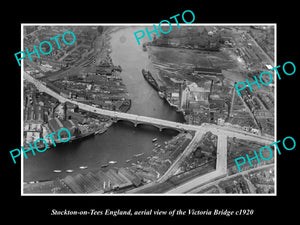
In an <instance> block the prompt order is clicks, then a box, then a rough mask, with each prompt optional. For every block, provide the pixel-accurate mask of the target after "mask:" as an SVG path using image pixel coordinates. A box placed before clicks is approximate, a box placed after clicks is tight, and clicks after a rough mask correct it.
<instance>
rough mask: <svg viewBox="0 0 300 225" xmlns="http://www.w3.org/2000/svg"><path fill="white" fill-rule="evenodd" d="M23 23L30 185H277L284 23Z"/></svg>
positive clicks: (221, 191)
mask: <svg viewBox="0 0 300 225" xmlns="http://www.w3.org/2000/svg"><path fill="white" fill-rule="evenodd" d="M158 27H159V29H158ZM22 28H23V30H22V32H23V33H22V34H23V49H26V51H25V52H24V53H23V52H22V53H20V54H19V55H17V56H18V58H21V56H22V57H23V55H24V59H22V60H21V59H18V60H19V61H21V63H22V66H23V81H24V82H23V110H22V112H23V117H22V118H23V132H22V133H23V134H24V136H23V148H24V149H30V145H29V143H31V146H36V148H37V149H33V150H32V151H28V152H26V156H27V159H26V158H22V159H23V161H22V162H23V167H22V169H23V173H22V175H23V180H22V182H23V194H25V195H26V194H53V195H57V194H58V195H60V194H81V195H82V194H92V195H99V194H100V195H101V194H166V195H173V194H196V195H206V194H208V195H226V194H230V195H240V194H253V195H255V194H259V195H261V194H266V195H269V194H270V195H272V194H273V195H274V194H276V170H274V166H275V164H276V161H275V157H273V155H274V153H273V152H274V149H273V148H271V147H269V148H268V149H266V150H265V149H262V150H261V151H260V149H261V148H263V147H264V146H270V143H273V142H275V139H274V128H275V120H274V116H275V114H276V110H275V104H276V99H275V98H274V93H275V91H276V90H275V83H276V75H275V76H274V74H275V71H272V68H273V67H275V65H276V63H275V60H276V58H275V56H276V55H275V50H276V49H275V46H276V24H252V25H251V24H228V25H224V24H223V25H220V24H204V25H203V24H191V25H190V24H182V25H180V26H179V27H178V26H177V25H176V23H175V24H174V23H173V24H169V25H168V24H165V26H162V24H159V26H157V25H151V24H146V25H144V26H141V25H138V24H126V25H122V26H121V25H118V24H116V25H114V24H110V25H106V24H99V25H85V24H79V25H76V24H75V25H67V24H63V25H55V24H49V25H47V24H46V25H42V24H37V25H33V24H30V25H27V24H22ZM168 30H171V31H170V32H169V33H168V34H163V33H164V32H167V31H168ZM150 31H152V32H151V33H150ZM143 34H144V37H143V38H140V37H141V36H143ZM53 37H55V38H53ZM150 39H151V40H150ZM34 46H36V48H35V47H34ZM36 49H37V50H36ZM35 50H36V51H35ZM28 53H29V54H28ZM41 53H42V54H41ZM45 53H46V54H45ZM289 67H291V68H289ZM286 68H287V70H288V69H290V70H291V69H292V68H293V67H292V66H291V65H286ZM264 71H271V72H265V73H264ZM239 82H240V83H239ZM236 84H239V85H236ZM63 128H64V129H68V130H69V135H70V137H69V139H70V140H69V141H66V140H59V137H58V133H59V134H60V132H59V131H60V129H63ZM51 133H54V134H53V135H52V136H51V137H50V136H49V135H50V134H51ZM61 134H65V136H67V135H66V132H61ZM52 138H53V139H52ZM41 139H43V140H41ZM36 140H38V141H36ZM38 150H40V151H38ZM253 150H256V151H257V154H258V157H257V158H255V153H254V152H253ZM34 151H35V155H34V154H33V152H34ZM259 154H260V155H259ZM246 155H247V157H248V158H247V157H246ZM237 159H239V160H237ZM266 159H268V160H266Z"/></svg>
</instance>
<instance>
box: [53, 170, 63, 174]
mask: <svg viewBox="0 0 300 225" xmlns="http://www.w3.org/2000/svg"><path fill="white" fill-rule="evenodd" d="M53 172H54V173H60V172H61V170H53Z"/></svg>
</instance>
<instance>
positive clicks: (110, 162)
mask: <svg viewBox="0 0 300 225" xmlns="http://www.w3.org/2000/svg"><path fill="white" fill-rule="evenodd" d="M108 163H109V164H116V163H117V161H109V162H108Z"/></svg>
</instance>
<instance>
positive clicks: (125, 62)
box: [24, 27, 184, 182]
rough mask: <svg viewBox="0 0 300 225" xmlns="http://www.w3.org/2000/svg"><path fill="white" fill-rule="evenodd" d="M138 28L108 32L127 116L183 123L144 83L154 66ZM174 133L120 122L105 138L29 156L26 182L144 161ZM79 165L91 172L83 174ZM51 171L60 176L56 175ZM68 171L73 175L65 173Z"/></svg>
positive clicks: (97, 138)
mask: <svg viewBox="0 0 300 225" xmlns="http://www.w3.org/2000/svg"><path fill="white" fill-rule="evenodd" d="M136 30H138V28H137V27H127V28H123V29H120V30H117V31H115V32H112V33H111V34H110V36H111V40H110V42H111V48H112V52H111V58H112V61H113V63H114V64H115V65H121V67H122V69H123V71H122V73H121V76H122V79H123V82H124V83H125V85H126V86H127V89H128V92H129V98H131V100H132V106H131V109H130V110H129V111H128V113H133V114H137V115H144V116H150V117H155V118H160V119H166V120H171V121H177V122H183V121H184V118H183V115H182V114H180V113H177V112H176V111H175V110H174V108H171V107H170V106H169V105H168V104H167V103H166V102H164V101H163V100H162V99H161V98H160V97H159V96H158V94H157V93H156V92H155V91H154V90H153V88H152V87H151V86H150V85H149V84H148V83H147V82H146V81H145V80H144V77H143V76H142V73H141V70H142V69H143V68H145V69H149V70H150V71H152V69H153V68H152V65H151V61H150V60H149V57H148V53H147V52H144V51H143V50H142V47H141V46H139V45H138V44H137V41H136V40H135V38H134V35H133V33H134V32H135V31H136ZM176 134H177V132H176V131H172V130H163V131H162V132H159V130H158V129H157V128H155V127H152V126H145V125H139V126H138V127H134V126H133V125H132V124H131V123H129V122H118V123H116V124H113V125H112V126H111V127H110V128H109V129H108V130H107V131H106V132H105V133H104V134H102V135H96V136H93V137H90V138H87V139H85V140H83V141H80V142H75V143H68V144H64V145H60V146H57V147H55V148H52V149H48V150H47V151H45V152H43V153H39V152H37V153H36V155H35V156H33V155H31V153H28V159H24V182H29V181H35V180H52V179H56V178H58V177H59V178H63V177H65V176H67V175H68V174H71V175H73V174H76V173H85V172H87V171H89V170H98V169H99V168H100V166H101V165H104V164H107V163H108V162H109V161H117V164H114V165H111V166H116V167H122V166H126V165H127V163H126V160H128V159H132V157H133V155H135V154H140V153H144V155H143V156H141V158H144V157H147V155H149V154H151V152H152V151H151V150H152V149H153V142H152V139H153V138H157V139H158V142H159V143H160V144H163V143H164V142H165V141H167V140H170V139H171V138H172V137H173V136H175V135H176ZM135 160H137V159H135ZM80 166H87V167H88V168H87V169H85V170H81V169H80V168H79V167H80ZM53 170H61V171H62V172H61V173H54V172H53ZM66 170H72V171H73V172H70V173H67V172H66Z"/></svg>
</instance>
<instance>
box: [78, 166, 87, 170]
mask: <svg viewBox="0 0 300 225" xmlns="http://www.w3.org/2000/svg"><path fill="white" fill-rule="evenodd" d="M79 168H80V169H82V170H83V169H86V168H87V166H80V167H79Z"/></svg>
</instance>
